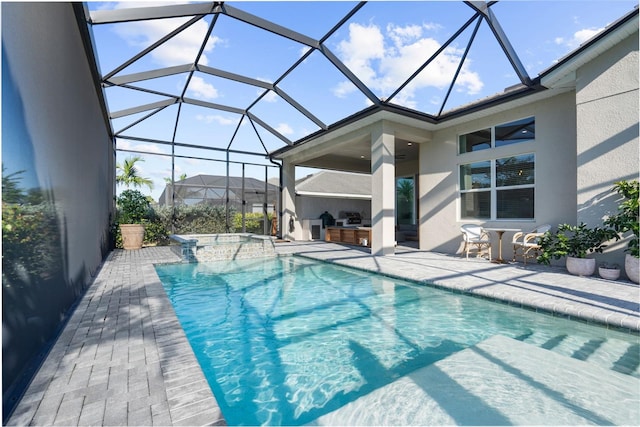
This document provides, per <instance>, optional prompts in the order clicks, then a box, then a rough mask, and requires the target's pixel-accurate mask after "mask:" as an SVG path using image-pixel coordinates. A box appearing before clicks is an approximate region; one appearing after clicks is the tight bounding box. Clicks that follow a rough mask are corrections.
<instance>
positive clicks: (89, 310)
mask: <svg viewBox="0 0 640 427" xmlns="http://www.w3.org/2000/svg"><path fill="white" fill-rule="evenodd" d="M276 250H277V251H278V253H280V254H288V253H298V254H301V255H304V256H308V257H312V258H316V259H322V260H325V261H331V262H336V263H339V264H344V265H350V266H353V267H356V268H360V269H366V270H371V271H376V272H379V273H383V274H387V275H391V276H398V277H405V278H408V279H411V280H418V281H428V282H431V283H434V284H436V285H438V286H442V287H446V288H450V289H455V290H459V291H463V292H468V293H472V294H476V295H481V296H484V297H490V298H495V299H502V300H506V301H508V302H510V303H512V304H517V305H522V306H527V307H534V308H535V307H537V308H540V309H543V310H545V311H549V312H552V313H557V314H561V315H564V316H569V317H576V318H581V319H583V320H586V321H591V322H598V323H604V324H608V325H613V326H615V327H622V328H626V329H628V330H630V331H636V332H637V331H640V309H639V302H640V288H639V287H638V285H637V284H634V283H631V282H624V281H616V282H612V281H606V280H600V279H597V278H595V277H592V278H582V277H576V276H571V275H568V274H566V272H565V270H564V269H562V268H550V267H542V266H537V265H528V266H527V267H526V268H525V267H524V266H523V265H522V264H511V265H509V264H508V265H496V264H491V263H489V262H487V261H483V260H469V261H467V260H464V259H462V258H460V257H456V256H450V255H443V254H436V253H431V252H421V251H416V250H411V249H401V248H399V249H398V252H397V254H396V255H395V256H388V257H373V256H371V255H370V254H369V253H368V251H365V250H363V249H361V248H357V247H349V246H342V245H338V244H331V243H323V242H321V243H315V242H307V243H278V244H277V245H276ZM177 261H178V258H177V256H176V255H175V254H173V253H172V252H171V251H170V250H169V248H166V247H156V248H144V249H142V250H137V251H123V250H116V251H114V252H112V253H111V254H110V255H109V257H108V258H107V260H106V261H105V263H104V265H103V266H102V268H101V270H100V272H99V274H98V276H97V277H96V280H95V282H94V283H93V284H92V285H91V286H90V287H89V289H88V290H87V292H86V294H85V295H84V296H83V298H82V300H81V302H80V303H79V305H78V307H77V308H76V310H75V311H74V313H73V315H72V316H71V318H70V320H69V322H68V323H67V325H66V326H65V328H64V330H63V332H62V334H61V335H60V337H59V338H58V340H57V341H56V343H55V345H54V347H53V348H52V349H51V352H50V354H49V355H48V356H47V358H46V360H45V362H44V363H43V365H42V367H41V368H40V370H39V371H38V373H37V375H36V376H35V378H34V379H33V381H32V383H31V385H30V386H29V388H28V390H27V391H26V393H25V395H24V396H23V398H22V399H21V401H20V402H19V404H18V405H17V407H16V409H15V411H14V413H13V415H12V417H11V418H10V420H9V423H8V424H9V425H165V426H169V425H224V424H225V421H224V419H223V416H222V413H221V411H220V408H219V407H218V404H217V402H216V400H215V398H214V397H213V395H212V393H211V390H210V388H209V386H208V384H207V382H206V380H205V378H204V375H203V373H202V371H201V369H200V367H199V365H198V363H197V360H196V358H195V356H194V354H193V351H192V350H191V347H190V345H189V343H188V341H187V339H186V337H185V334H184V332H183V330H182V328H181V327H180V324H179V322H178V320H177V318H176V315H175V312H174V310H173V308H172V306H171V303H170V302H169V300H168V298H167V297H166V294H165V292H164V289H163V288H162V284H161V283H160V281H159V279H158V276H157V274H156V272H155V269H154V268H153V264H154V263H166V262H177Z"/></svg>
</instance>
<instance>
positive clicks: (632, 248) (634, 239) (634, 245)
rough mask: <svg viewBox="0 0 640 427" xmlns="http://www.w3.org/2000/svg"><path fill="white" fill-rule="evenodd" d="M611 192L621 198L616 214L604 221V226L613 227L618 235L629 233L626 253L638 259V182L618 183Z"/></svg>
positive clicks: (639, 226)
mask: <svg viewBox="0 0 640 427" xmlns="http://www.w3.org/2000/svg"><path fill="white" fill-rule="evenodd" d="M611 191H615V192H617V193H618V194H619V195H621V196H622V197H623V199H622V201H621V202H620V205H619V206H618V212H617V213H616V214H614V215H612V216H610V217H609V218H607V220H606V221H605V224H607V225H609V226H611V227H613V228H614V229H615V230H616V231H617V232H618V233H626V232H627V231H631V233H632V236H631V238H630V239H629V243H628V245H627V249H626V251H627V252H629V253H630V254H631V255H633V256H634V257H636V258H638V257H640V221H639V211H640V208H639V203H638V198H639V194H640V184H639V183H638V181H618V182H616V183H615V186H614V187H613V189H612V190H611Z"/></svg>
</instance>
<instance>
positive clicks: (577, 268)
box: [567, 257, 596, 276]
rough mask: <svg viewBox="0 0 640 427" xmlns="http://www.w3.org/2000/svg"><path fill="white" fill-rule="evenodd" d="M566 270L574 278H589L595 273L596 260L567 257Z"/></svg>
mask: <svg viewBox="0 0 640 427" xmlns="http://www.w3.org/2000/svg"><path fill="white" fill-rule="evenodd" d="M567 270H568V271H569V273H571V274H573V275H576V276H591V275H592V274H593V273H594V272H595V271H596V260H595V259H593V258H574V257H567Z"/></svg>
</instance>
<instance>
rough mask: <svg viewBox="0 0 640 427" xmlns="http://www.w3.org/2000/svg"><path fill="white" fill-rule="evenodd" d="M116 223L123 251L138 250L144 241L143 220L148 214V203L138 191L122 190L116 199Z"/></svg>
mask: <svg viewBox="0 0 640 427" xmlns="http://www.w3.org/2000/svg"><path fill="white" fill-rule="evenodd" d="M116 209H117V217H116V218H117V222H118V225H119V227H120V234H121V236H122V247H123V248H124V249H140V248H141V247H142V241H143V239H144V224H143V220H144V219H145V218H146V216H147V214H148V212H149V201H148V200H147V198H146V197H145V196H144V195H143V194H142V193H141V192H140V191H138V190H124V191H123V192H122V193H120V195H119V196H118V198H117V199H116Z"/></svg>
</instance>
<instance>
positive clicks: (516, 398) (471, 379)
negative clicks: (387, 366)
mask: <svg viewBox="0 0 640 427" xmlns="http://www.w3.org/2000/svg"><path fill="white" fill-rule="evenodd" d="M368 374H370V373H362V375H363V376H365V377H366V376H367V375H368ZM639 395H640V379H638V378H635V377H632V376H629V375H625V374H621V373H618V372H615V371H612V370H610V369H607V368H605V367H602V366H597V365H595V364H593V363H588V362H584V361H581V360H578V359H575V358H572V357H568V356H563V355H560V354H557V353H554V352H553V351H550V350H545V349H543V348H541V347H539V346H537V345H532V344H528V343H525V342H522V341H518V340H515V339H512V338H507V337H503V336H499V335H496V336H494V337H491V338H489V339H487V340H485V341H483V342H481V343H479V344H477V345H475V346H473V347H470V348H468V349H465V350H462V351H460V352H458V353H456V354H453V355H451V356H449V357H447V358H446V359H443V360H440V361H438V362H436V363H434V364H432V365H429V366H426V367H424V368H420V369H417V370H416V371H414V372H412V373H411V374H409V375H406V376H404V377H402V378H400V379H398V380H396V381H394V382H392V383H390V384H387V385H385V386H383V387H381V388H378V389H376V390H375V391H373V392H371V393H369V394H367V395H365V396H362V397H360V398H358V399H356V400H354V401H352V402H350V403H348V404H346V405H344V406H342V407H341V408H340V409H337V410H335V411H333V412H331V413H328V414H325V415H323V416H321V417H319V418H317V419H316V420H314V421H313V422H311V423H309V425H344V426H346V425H586V424H597V425H598V424H599V425H603V424H613V425H638V424H640V396H639Z"/></svg>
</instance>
